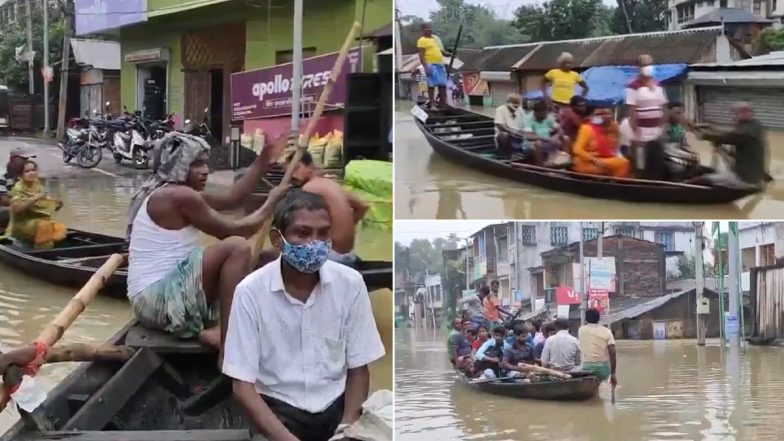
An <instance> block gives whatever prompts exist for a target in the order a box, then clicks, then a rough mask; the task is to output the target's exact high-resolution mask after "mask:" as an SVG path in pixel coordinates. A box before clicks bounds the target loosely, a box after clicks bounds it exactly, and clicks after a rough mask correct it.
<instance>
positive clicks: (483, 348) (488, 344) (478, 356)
mask: <svg viewBox="0 0 784 441" xmlns="http://www.w3.org/2000/svg"><path fill="white" fill-rule="evenodd" d="M491 347H495V339H494V338H489V339H487V341H486V342H484V344H482V346H480V347H479V349H478V350H477V351H476V359H477V360H484V358H485V352H486V351H487V350H488V349H490V348H491ZM511 347H512V346H511V345H509V343H507V342H505V341H504V347H503V349H502V350H501V351H502V352H506V351H507V350H509V348H511ZM498 358H501V356H500V355H499V357H498Z"/></svg>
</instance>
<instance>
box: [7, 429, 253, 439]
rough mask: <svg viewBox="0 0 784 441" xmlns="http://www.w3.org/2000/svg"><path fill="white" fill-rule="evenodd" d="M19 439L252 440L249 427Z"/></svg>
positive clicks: (44, 435)
mask: <svg viewBox="0 0 784 441" xmlns="http://www.w3.org/2000/svg"><path fill="white" fill-rule="evenodd" d="M17 440H18V441H46V440H60V441H250V440H251V437H250V432H249V431H248V430H247V429H233V430H129V431H123V432H112V431H84V432H41V433H36V434H30V435H26V436H23V437H20V438H17Z"/></svg>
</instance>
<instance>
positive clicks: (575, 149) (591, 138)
mask: <svg viewBox="0 0 784 441" xmlns="http://www.w3.org/2000/svg"><path fill="white" fill-rule="evenodd" d="M605 136H607V142H610V143H611V144H612V146H613V147H615V148H616V149H617V147H618V127H617V124H616V123H613V125H612V126H610V127H609V128H608V129H607V132H606V135H605ZM597 141H598V140H597V139H596V134H595V133H594V130H593V127H592V126H591V124H589V123H584V124H583V125H582V126H580V130H579V131H578V132H577V139H575V140H574V144H573V145H572V154H573V155H574V156H577V157H579V158H581V159H584V160H586V161H590V160H592V159H593V158H594V157H597V156H598V153H599V152H598V145H597Z"/></svg>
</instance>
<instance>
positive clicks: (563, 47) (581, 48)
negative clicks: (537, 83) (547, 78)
mask: <svg viewBox="0 0 784 441" xmlns="http://www.w3.org/2000/svg"><path fill="white" fill-rule="evenodd" d="M602 43H603V42H602V41H599V40H585V41H573V42H555V43H542V44H541V46H540V47H539V48H538V49H537V50H536V51H534V52H533V53H532V54H531V55H530V56H529V57H528V59H526V60H524V61H523V62H522V63H519V64H518V65H515V66H514V67H515V69H517V70H549V69H552V68H554V67H556V64H557V63H556V61H557V59H558V56H560V55H561V53H562V52H569V53H570V54H572V56H573V57H574V66H581V65H582V64H583V62H584V61H585V59H586V58H588V57H589V56H591V54H592V53H593V52H594V51H595V50H596V49H598V48H599V47H600V46H601V45H602Z"/></svg>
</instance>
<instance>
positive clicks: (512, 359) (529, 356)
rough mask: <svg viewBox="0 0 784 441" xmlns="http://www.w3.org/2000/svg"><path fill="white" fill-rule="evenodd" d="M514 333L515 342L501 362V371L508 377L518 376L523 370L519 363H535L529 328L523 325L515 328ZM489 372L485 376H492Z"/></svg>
mask: <svg viewBox="0 0 784 441" xmlns="http://www.w3.org/2000/svg"><path fill="white" fill-rule="evenodd" d="M514 335H515V339H514V342H512V344H511V345H510V347H508V348H507V349H506V350H505V351H504V356H503V358H502V359H501V363H500V364H499V366H500V368H501V373H502V374H505V375H506V376H507V377H514V376H518V375H519V374H520V373H521V372H522V371H521V370H520V368H519V367H517V365H518V364H519V363H526V364H533V362H534V352H533V348H532V347H531V345H530V342H529V337H530V335H529V334H528V330H527V329H523V328H522V327H519V328H515V334H514ZM491 372H492V371H491ZM488 374H490V372H486V373H485V377H487V378H492V377H491V376H490V375H488Z"/></svg>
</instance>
